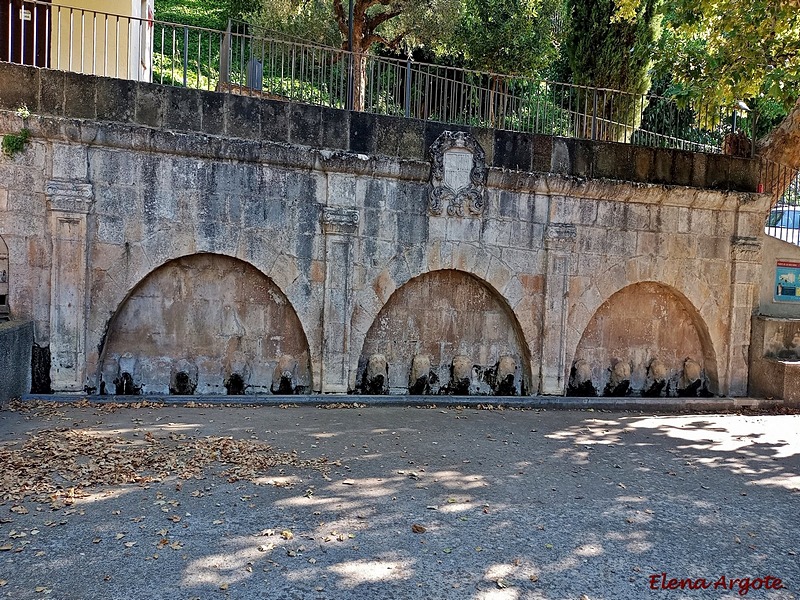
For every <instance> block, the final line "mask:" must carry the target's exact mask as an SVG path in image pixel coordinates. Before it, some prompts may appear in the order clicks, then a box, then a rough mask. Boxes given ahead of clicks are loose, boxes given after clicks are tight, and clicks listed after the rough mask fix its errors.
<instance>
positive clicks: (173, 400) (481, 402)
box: [22, 394, 784, 413]
mask: <svg viewBox="0 0 800 600" xmlns="http://www.w3.org/2000/svg"><path fill="white" fill-rule="evenodd" d="M84 400H85V401H88V402H90V403H92V404H98V405H102V404H117V403H118V404H135V403H140V402H145V401H146V402H151V403H153V404H156V405H157V404H165V405H170V406H175V405H177V406H187V405H188V406H191V405H193V404H213V405H219V406H224V405H232V406H291V405H293V404H296V405H299V406H308V405H312V406H315V405H321V406H324V405H332V404H333V405H339V404H342V405H350V407H352V405H354V404H358V405H359V408H361V407H362V405H363V407H364V408H365V409H366V408H373V407H379V406H408V407H418V408H432V407H438V408H455V407H462V406H463V407H465V408H472V409H475V408H478V407H481V408H486V409H488V410H491V409H495V410H499V409H501V408H509V409H511V408H514V409H522V410H546V409H552V410H588V411H593V410H602V411H620V412H628V411H630V412H646V413H653V412H658V413H708V412H713V413H731V412H733V413H735V412H740V411H741V410H742V409H743V408H748V409H751V410H772V409H776V408H781V407H783V406H784V403H783V402H782V401H780V400H771V399H769V400H763V399H759V398H577V397H562V396H358V395H352V394H311V395H303V396H299V395H298V396H255V395H254V396H155V395H145V396H87V395H86V394H74V395H66V394H54V395H41V394H25V395H23V396H22V401H23V402H31V401H46V402H54V403H71V402H82V401H84Z"/></svg>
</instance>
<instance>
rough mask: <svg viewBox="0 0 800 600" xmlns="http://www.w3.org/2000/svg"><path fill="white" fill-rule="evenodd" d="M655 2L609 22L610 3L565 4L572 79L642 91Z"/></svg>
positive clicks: (578, 0)
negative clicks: (627, 17) (567, 15)
mask: <svg viewBox="0 0 800 600" xmlns="http://www.w3.org/2000/svg"><path fill="white" fill-rule="evenodd" d="M657 2H658V0H641V2H640V3H639V4H637V6H636V7H635V12H634V14H633V15H632V16H631V18H629V19H615V18H614V16H615V15H616V11H617V6H616V4H615V0H569V5H570V13H571V14H570V20H571V25H570V27H569V29H568V32H567V38H566V51H567V55H568V57H569V63H570V68H571V71H572V81H573V82H574V83H577V84H580V85H591V86H595V87H604V88H610V89H614V90H623V91H626V92H631V93H634V94H644V93H646V92H647V90H648V89H649V87H650V67H651V65H652V57H653V55H654V51H655V48H656V43H657V41H658V36H659V22H660V18H659V15H658V13H657V11H656V7H657Z"/></svg>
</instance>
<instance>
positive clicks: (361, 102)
mask: <svg viewBox="0 0 800 600" xmlns="http://www.w3.org/2000/svg"><path fill="white" fill-rule="evenodd" d="M366 98H367V55H366V54H364V53H362V52H356V53H354V54H353V110H355V111H359V112H363V111H364V109H365V108H366V106H365V104H366Z"/></svg>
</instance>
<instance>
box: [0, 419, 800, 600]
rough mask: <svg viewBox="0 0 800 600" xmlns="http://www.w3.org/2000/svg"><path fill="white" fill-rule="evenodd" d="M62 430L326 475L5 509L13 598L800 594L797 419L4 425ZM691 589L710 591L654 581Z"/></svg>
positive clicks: (7, 440) (3, 425)
mask: <svg viewBox="0 0 800 600" xmlns="http://www.w3.org/2000/svg"><path fill="white" fill-rule="evenodd" d="M63 428H67V429H69V430H70V431H72V432H78V433H80V434H90V435H92V436H98V435H100V436H118V437H121V438H124V439H125V440H128V441H129V442H133V443H132V444H129V446H128V447H129V448H139V447H142V446H143V445H145V446H146V445H147V444H151V445H157V444H165V445H167V446H165V447H170V448H176V449H179V448H180V447H181V445H185V444H187V443H189V442H190V441H193V440H195V441H196V440H202V439H204V438H206V437H207V436H210V438H209V439H212V440H214V439H217V436H232V437H233V438H235V439H241V440H246V441H248V443H251V442H252V443H257V442H256V440H258V441H262V442H267V443H269V444H271V445H272V446H273V447H274V448H275V449H276V450H280V451H292V450H295V451H296V452H297V458H298V459H316V458H320V457H326V458H327V460H328V464H327V467H325V468H324V469H323V470H319V469H317V468H307V467H303V466H285V467H275V468H272V469H269V470H268V471H267V472H265V473H261V474H258V479H257V480H256V482H255V483H252V482H249V481H241V480H240V481H234V482H229V481H228V479H229V478H230V476H229V475H222V473H223V471H225V470H226V468H230V465H228V466H227V467H226V466H225V465H220V464H214V465H211V466H209V467H207V468H206V469H205V470H204V474H205V475H204V477H205V478H203V479H189V480H185V481H183V480H180V479H178V478H177V477H176V472H177V471H174V470H173V471H171V472H170V473H169V474H168V475H167V474H165V475H164V479H163V480H162V481H160V482H158V481H157V482H150V483H140V484H122V485H103V486H100V487H90V488H88V489H87V492H88V495H87V496H86V497H83V498H78V499H77V500H76V501H75V502H74V504H71V505H67V506H64V507H63V508H59V509H57V510H53V509H52V508H51V506H50V505H49V504H48V503H39V502H34V501H31V500H26V501H23V502H18V501H14V500H8V501H6V502H5V503H3V504H0V548H3V549H4V550H2V552H0V580H3V581H4V582H5V583H4V584H3V585H2V587H0V596H2V595H5V596H7V597H10V598H15V599H25V598H52V599H55V598H58V599H80V600H85V599H94V598H98V599H100V598H102V599H120V600H123V599H137V600H139V599H145V598H146V599H161V598H163V599H169V600H174V599H189V598H202V599H205V598H211V599H215V598H237V599H259V598H281V599H282V598H287V599H293V598H297V599H305V598H311V599H317V598H319V599H327V598H342V599H344V598H348V599H349V598H376V599H377V598H382V599H383V598H437V599H439V598H443V599H451V598H452V599H473V598H474V599H479V598H480V599H495V598H497V599H529V598H530V599H534V598H535V599H539V598H547V599H574V600H578V599H580V598H582V597H586V598H589V599H591V600H598V599H609V600H610V599H619V598H623V599H624V598H631V599H640V598H659V599H664V600H667V599H673V598H674V599H678V598H715V599H718V598H742V597H747V598H774V599H779V598H780V599H789V598H798V597H800V562H799V559H800V540H798V531H799V530H800V416H798V415H783V416H738V415H723V416H715V415H689V416H686V415H682V416H655V415H646V414H640V413H610V412H599V411H586V412H581V411H534V410H526V411H520V410H505V411H497V410H495V411H488V410H475V409H473V408H469V409H463V410H458V409H454V408H447V409H440V408H424V409H420V408H403V407H383V408H375V407H372V408H358V409H353V408H348V409H344V408H341V409H325V410H323V409H319V408H314V407H308V406H304V407H289V408H283V409H282V408H278V407H259V408H253V407H249V408H248V407H238V408H229V407H227V408H226V407H167V408H152V407H139V408H118V409H114V410H109V409H105V408H98V407H86V406H84V407H79V406H70V407H67V406H59V407H58V408H57V409H55V410H54V409H37V410H33V411H18V412H10V411H8V410H5V411H2V412H0V444H2V445H3V446H4V447H5V450H6V451H10V450H13V449H14V448H18V447H19V444H20V443H21V442H23V441H25V440H29V439H31V438H32V436H35V435H37V433H38V437H35V438H33V439H34V440H36V443H37V444H38V443H39V441H40V440H46V439H47V437H46V436H48V435H52V436H55V438H57V436H62V437H63V436H64V435H67V434H66V433H65V432H63V431H62V432H56V433H53V434H42V433H41V431H42V430H57V429H63ZM55 438H54V439H55ZM58 439H61V438H58ZM216 443H219V440H217V442H216ZM59 444H61V442H59ZM169 444H171V446H168V445H169ZM68 445H69V444H67V443H66V442H64V453H66V452H67V446H68ZM56 446H58V445H56ZM58 447H60V446H58ZM62 458H63V457H62ZM106 458H107V460H112V458H113V457H112V456H111V455H110V454H109V455H107V457H106ZM41 460H42V462H47V463H49V462H50V460H51V459H41ZM52 460H53V461H54V462H53V464H55V460H56V459H55V458H53V459H52ZM59 460H60V458H59ZM81 460H87V459H85V458H84V459H81ZM249 461H250V459H249V458H245V460H244V461H241V462H243V463H248V462H249ZM234 462H235V460H234ZM295 462H296V461H295ZM240 474H241V473H240ZM65 485H66V484H65ZM6 487H7V489H6V490H3V491H4V492H8V491H9V490H10V489H11V486H10V484H6ZM26 510H27V513H25V512H24V511H26ZM415 526H416V527H415ZM423 528H424V531H423ZM414 529H416V530H417V531H419V532H418V533H416V532H415V531H414ZM9 547H10V549H9ZM662 573H663V574H665V575H662ZM768 577H769V578H768ZM685 578H692V580H693V581H692V583H693V584H694V583H695V582H696V583H697V584H698V585H702V584H703V582H702V581H696V580H698V579H700V578H704V579H705V580H706V581H705V584H706V586H710V587H708V589H694V590H691V589H687V588H686V585H687V584H686V583H684V588H683V589H680V588H678V589H651V588H653V587H655V588H662V587H664V588H667V587H669V586H670V585H673V586H675V585H678V584H679V581H675V582H673V583H672V584H671V581H670V580H672V579H676V580H680V579H685ZM777 578H780V579H781V582H780V583H778V582H777ZM732 580H739V581H735V582H732ZM742 580H746V581H742ZM0 583H2V582H0ZM731 586H732V587H733V589H723V588H730V587H731ZM748 586H749V587H748ZM765 586H767V587H770V588H771V589H769V590H766V589H764V587H765ZM776 587H777V588H778V589H774V588H776ZM754 588H755V589H754ZM757 588H760V589H757ZM37 590H38V591H37Z"/></svg>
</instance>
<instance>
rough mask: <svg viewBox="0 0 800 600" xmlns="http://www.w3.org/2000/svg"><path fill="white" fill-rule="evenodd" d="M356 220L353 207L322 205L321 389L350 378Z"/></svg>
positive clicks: (341, 386) (337, 389)
mask: <svg viewBox="0 0 800 600" xmlns="http://www.w3.org/2000/svg"><path fill="white" fill-rule="evenodd" d="M358 220H359V216H358V211H357V210H356V209H354V208H343V207H336V206H326V207H325V208H323V210H322V231H323V233H324V234H325V269H326V275H325V291H324V294H323V309H322V334H323V337H322V339H323V342H322V386H321V388H322V389H321V391H322V392H323V393H346V392H347V388H348V384H349V381H350V366H349V365H350V362H349V356H350V312H351V311H350V296H351V295H352V294H351V293H350V292H351V284H350V280H351V277H352V236H353V234H354V233H355V232H356V230H357V228H358Z"/></svg>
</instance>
